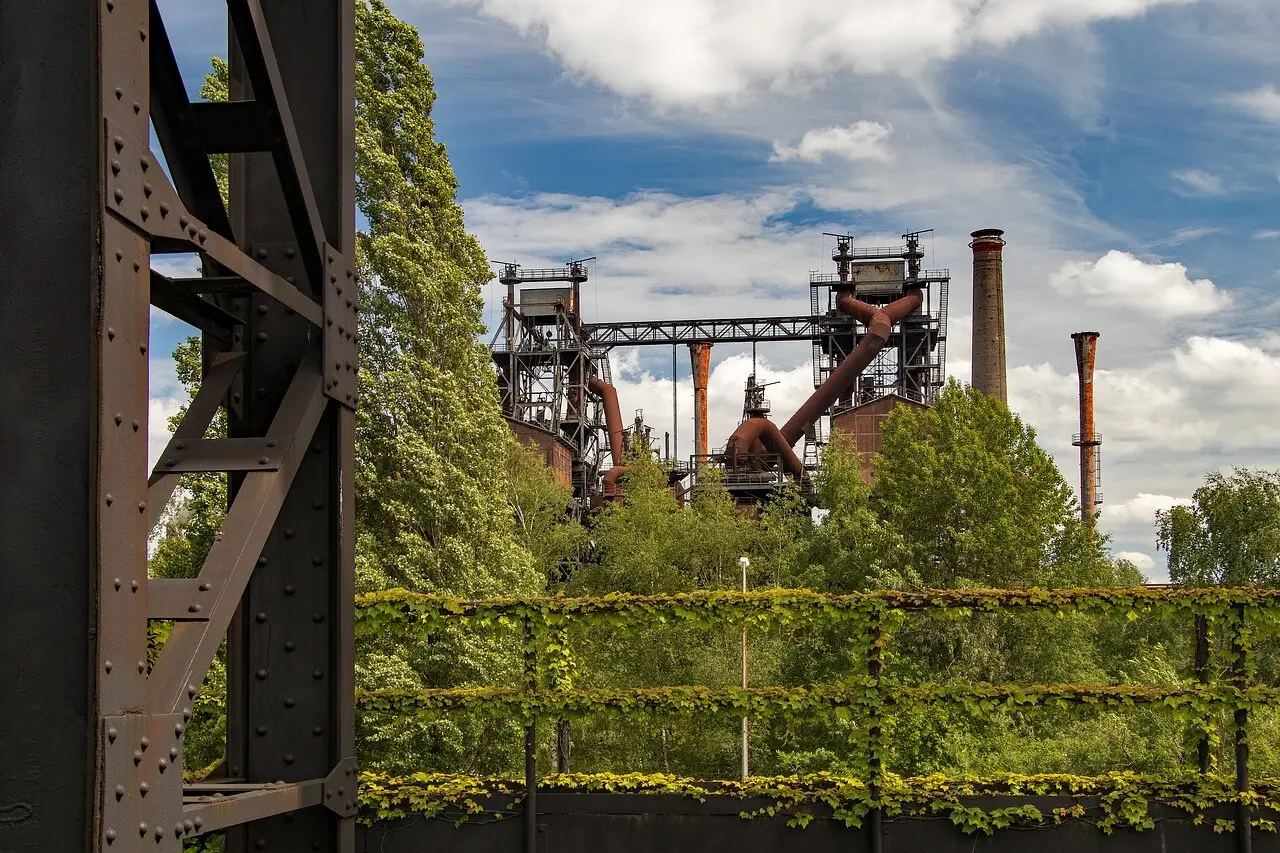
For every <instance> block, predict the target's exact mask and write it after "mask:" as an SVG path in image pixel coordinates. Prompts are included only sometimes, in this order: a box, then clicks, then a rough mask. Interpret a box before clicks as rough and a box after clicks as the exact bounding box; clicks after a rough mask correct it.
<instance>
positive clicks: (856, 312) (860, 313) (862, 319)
mask: <svg viewBox="0 0 1280 853" xmlns="http://www.w3.org/2000/svg"><path fill="white" fill-rule="evenodd" d="M836 307H837V308H839V309H840V310H841V311H843V312H844V313H846V314H848V315H849V316H850V317H852V318H853V319H855V320H857V321H858V322H859V323H862V324H863V325H864V326H869V325H871V319H872V318H873V317H875V315H876V306H874V305H872V304H870V303H868V302H863V301H862V300H861V299H858V298H857V297H855V296H854V295H853V294H852V293H850V292H849V291H847V290H844V291H841V292H840V295H839V296H837V297H836Z"/></svg>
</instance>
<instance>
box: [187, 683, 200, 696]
mask: <svg viewBox="0 0 1280 853" xmlns="http://www.w3.org/2000/svg"><path fill="white" fill-rule="evenodd" d="M198 692H199V691H198V690H197V689H196V686H195V685H194V684H188V685H187V698H189V699H194V698H196V693H198Z"/></svg>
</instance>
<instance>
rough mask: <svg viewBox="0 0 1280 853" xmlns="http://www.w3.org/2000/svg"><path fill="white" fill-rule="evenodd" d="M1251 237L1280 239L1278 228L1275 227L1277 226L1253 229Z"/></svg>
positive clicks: (1256, 238)
mask: <svg viewBox="0 0 1280 853" xmlns="http://www.w3.org/2000/svg"><path fill="white" fill-rule="evenodd" d="M1253 239H1255V240H1280V229H1277V228H1263V229H1261V230H1259V231H1254V232H1253Z"/></svg>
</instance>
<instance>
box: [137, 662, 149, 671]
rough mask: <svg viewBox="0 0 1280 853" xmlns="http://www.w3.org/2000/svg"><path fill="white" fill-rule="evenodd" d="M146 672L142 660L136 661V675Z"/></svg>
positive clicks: (145, 663) (145, 664) (144, 663)
mask: <svg viewBox="0 0 1280 853" xmlns="http://www.w3.org/2000/svg"><path fill="white" fill-rule="evenodd" d="M146 671H147V662H146V661H144V660H140V661H138V673H139V674H141V673H144V672H146Z"/></svg>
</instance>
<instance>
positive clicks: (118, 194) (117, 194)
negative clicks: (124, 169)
mask: <svg viewBox="0 0 1280 853" xmlns="http://www.w3.org/2000/svg"><path fill="white" fill-rule="evenodd" d="M114 195H115V198H116V201H117V202H122V201H124V190H122V189H120V188H118V187H117V188H116V191H115V193H114Z"/></svg>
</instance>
